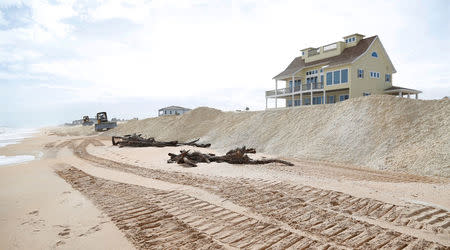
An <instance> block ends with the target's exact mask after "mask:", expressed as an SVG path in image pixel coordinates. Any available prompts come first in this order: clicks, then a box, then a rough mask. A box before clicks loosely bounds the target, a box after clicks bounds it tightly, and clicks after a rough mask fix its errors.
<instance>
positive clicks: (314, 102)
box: [313, 96, 323, 104]
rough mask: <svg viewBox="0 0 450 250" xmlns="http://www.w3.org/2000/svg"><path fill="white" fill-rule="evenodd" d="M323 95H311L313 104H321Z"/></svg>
mask: <svg viewBox="0 0 450 250" xmlns="http://www.w3.org/2000/svg"><path fill="white" fill-rule="evenodd" d="M322 100H323V96H316V97H313V104H322Z"/></svg>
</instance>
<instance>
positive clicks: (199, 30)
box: [0, 0, 450, 109]
mask: <svg viewBox="0 0 450 250" xmlns="http://www.w3.org/2000/svg"><path fill="white" fill-rule="evenodd" d="M11 2H13V1H11ZM18 2H20V1H18ZM18 2H17V3H18ZM405 3H406V2H401V1H400V2H392V1H377V2H373V1H356V2H350V1H344V2H337V1H256V0H246V1H236V0H233V1H230V2H225V1H205V0H199V1H176V0H171V1H163V0H154V1H144V0H137V1H124V0H123V1H119V0H117V1H116V0H99V1H89V2H84V1H75V0H68V1H65V0H61V1H58V2H57V3H56V4H50V3H48V2H46V1H37V0H32V1H29V2H27V3H25V4H26V5H28V6H30V8H31V10H32V11H31V13H32V16H31V17H30V18H31V20H32V23H31V24H29V25H27V26H25V27H19V28H14V29H11V30H1V31H0V62H5V63H11V64H14V66H11V67H12V68H11V72H8V73H7V75H6V73H3V76H4V77H9V78H11V77H13V75H14V74H18V75H19V74H20V78H21V79H22V78H23V77H28V78H29V79H33V78H39V79H42V77H43V76H48V77H49V78H54V79H66V80H67V82H70V83H66V84H63V85H61V84H58V83H52V85H45V86H44V85H41V86H40V87H43V88H44V87H45V88H53V89H61V90H64V91H69V92H73V93H74V94H73V95H74V99H72V100H71V101H75V100H78V101H79V100H80V99H79V98H80V96H81V98H88V99H99V98H103V97H105V96H107V97H111V98H119V97H120V98H135V97H149V98H166V99H173V98H174V97H182V96H190V97H192V98H199V99H205V97H204V96H208V98H206V99H207V101H208V102H209V103H210V105H215V104H217V103H219V102H220V103H226V102H229V103H230V104H229V107H234V106H241V104H242V103H250V104H248V105H253V106H252V107H251V108H252V109H255V108H263V107H264V105H265V103H264V89H267V90H268V89H271V88H273V87H274V82H273V80H272V77H273V76H274V75H276V74H277V73H279V72H280V71H282V70H283V69H284V68H285V67H286V66H287V65H288V64H289V63H290V61H291V60H292V59H293V58H294V57H296V56H299V54H300V49H303V48H305V47H308V46H319V45H324V44H327V43H331V42H335V41H337V40H340V39H341V38H342V36H344V35H347V34H350V33H354V32H358V33H363V34H365V35H368V36H369V35H375V34H378V35H379V36H380V38H381V40H382V41H383V44H384V46H385V48H386V49H387V50H388V53H389V55H390V57H391V59H392V60H393V62H394V64H395V66H396V68H397V70H398V73H397V74H396V75H394V77H393V79H394V84H396V83H398V84H399V85H402V84H403V85H404V83H406V84H407V86H406V87H412V88H418V89H421V88H422V87H423V86H424V84H428V83H429V82H430V81H432V82H433V84H434V85H432V86H435V87H436V88H440V89H442V88H445V87H447V88H448V89H450V86H449V84H450V80H449V75H448V73H445V72H450V69H449V66H448V63H447V62H446V61H445V60H446V58H448V57H449V56H448V55H449V49H448V48H446V47H445V46H444V44H448V40H449V37H448V36H447V37H445V38H444V39H443V41H442V42H441V43H439V44H438V45H439V46H438V48H436V42H435V39H433V38H427V36H421V35H417V36H414V35H411V34H423V33H426V32H428V30H429V29H430V24H429V23H428V21H427V20H428V19H426V17H424V16H423V15H424V14H422V12H421V11H422V10H423V9H424V8H427V6H426V3H412V4H408V5H407V6H405ZM348 6H352V7H351V9H349V8H348ZM3 11H4V10H3ZM368 16H370V18H368ZM111 19H119V21H120V20H128V21H129V22H130V23H131V24H127V25H129V26H130V29H129V30H126V32H123V31H122V30H119V28H118V27H115V26H112V27H111V26H107V27H105V26H101V25H99V26H98V27H97V26H95V25H98V24H102V25H105V23H108V22H106V21H109V20H111ZM0 20H1V19H0ZM374 20H376V21H374ZM129 26H126V27H129ZM87 27H97V28H96V29H97V30H95V29H93V30H89V32H87V31H86V30H87ZM103 29H106V30H107V31H106V32H107V36H105V35H103V36H101V35H98V36H97V33H102V32H105V31H104V30H103ZM125 29H126V28H125ZM87 33H89V35H86V34H87ZM444 33H445V32H444ZM427 39H431V40H432V41H428V40H427ZM11 46H14V47H15V49H14V50H11V49H10V48H11ZM43 48H45V50H43ZM52 48H54V51H58V53H60V54H54V53H56V52H53V50H52ZM42 50H43V51H42ZM417 50H420V51H424V52H417ZM425 51H426V53H425ZM414 53H417V54H414ZM411 58H412V59H411ZM430 62H433V64H430ZM20 63H22V64H24V65H25V66H24V67H20V66H19V65H17V64H20ZM21 68H22V69H23V71H24V72H20V69H21ZM417 72H422V73H421V74H417ZM1 77H2V75H1V74H0V78H1ZM396 81H398V82H396ZM78 83H80V84H78ZM40 84H41V82H40ZM81 84H84V85H81ZM86 85H88V86H89V87H85V86H86ZM428 86H430V85H427V89H428V88H429V87H428ZM431 88H432V87H431ZM227 89H228V90H229V91H228V92H227V91H226V90H227ZM239 89H240V90H241V91H239ZM217 90H224V91H223V93H227V94H226V95H227V96H220V93H217ZM427 91H428V90H427ZM219 92H220V91H219ZM429 93H433V94H430V95H427V98H433V97H435V94H436V92H433V91H430V92H429ZM213 95H216V96H213ZM246 105H247V104H246Z"/></svg>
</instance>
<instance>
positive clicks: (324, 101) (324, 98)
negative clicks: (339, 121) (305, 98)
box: [323, 89, 327, 104]
mask: <svg viewBox="0 0 450 250" xmlns="http://www.w3.org/2000/svg"><path fill="white" fill-rule="evenodd" d="M323 104H327V96H326V95H325V89H323Z"/></svg>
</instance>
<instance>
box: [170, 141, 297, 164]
mask: <svg viewBox="0 0 450 250" xmlns="http://www.w3.org/2000/svg"><path fill="white" fill-rule="evenodd" d="M254 153H256V150H255V149H254V148H248V149H247V148H246V147H245V146H244V147H242V148H236V149H233V150H230V151H228V152H227V153H226V154H225V155H223V156H216V155H214V154H203V153H200V152H197V151H195V152H193V153H190V152H189V150H187V151H186V150H181V151H180V154H178V155H177V154H173V153H169V157H170V159H169V160H168V161H167V162H168V163H174V162H176V163H178V164H181V165H183V166H186V167H197V163H199V162H206V163H210V162H227V163H230V164H267V163H272V162H276V163H281V164H285V165H288V166H294V164H292V163H290V162H288V161H283V160H279V159H260V160H253V159H251V158H250V157H249V156H248V155H247V154H254Z"/></svg>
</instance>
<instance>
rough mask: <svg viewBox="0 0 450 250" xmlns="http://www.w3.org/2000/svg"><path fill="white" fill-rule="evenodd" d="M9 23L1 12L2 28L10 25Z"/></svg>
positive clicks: (0, 21) (0, 24)
mask: <svg viewBox="0 0 450 250" xmlns="http://www.w3.org/2000/svg"><path fill="white" fill-rule="evenodd" d="M8 23H9V22H8V21H6V19H5V16H4V14H3V12H2V11H1V10H0V27H1V26H6V25H8Z"/></svg>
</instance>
